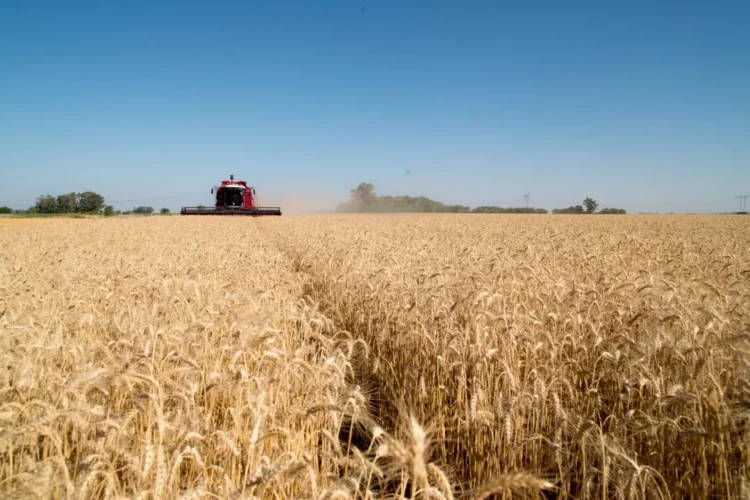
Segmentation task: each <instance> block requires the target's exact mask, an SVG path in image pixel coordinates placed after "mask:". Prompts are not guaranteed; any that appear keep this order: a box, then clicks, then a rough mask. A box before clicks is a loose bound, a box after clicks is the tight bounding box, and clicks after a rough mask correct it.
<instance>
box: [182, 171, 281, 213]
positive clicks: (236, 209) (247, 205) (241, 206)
mask: <svg viewBox="0 0 750 500" xmlns="http://www.w3.org/2000/svg"><path fill="white" fill-rule="evenodd" d="M214 192H215V193H216V205H215V206H214V207H182V210H180V213H181V214H182V215H251V216H259V215H281V208H280V207H260V206H258V204H257V203H258V200H257V199H256V197H255V188H254V187H252V186H249V187H248V185H247V182H245V181H235V180H234V175H230V176H229V180H228V181H221V186H219V187H217V188H213V189H211V194H214Z"/></svg>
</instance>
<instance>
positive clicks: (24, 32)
mask: <svg viewBox="0 0 750 500" xmlns="http://www.w3.org/2000/svg"><path fill="white" fill-rule="evenodd" d="M748 20H750V3H748V2H744V1H727V2H721V3H709V2H689V1H686V2H679V3H671V4H658V5H657V4H653V3H650V2H643V1H636V2H628V3H618V4H614V3H607V4H605V3H601V2H577V3H575V5H573V4H560V3H558V2H533V3H532V2H529V3H524V4H523V5H515V6H510V5H502V4H501V3H500V2H489V1H487V2H465V3H461V4H459V3H456V2H444V1H435V2H409V3H408V4H407V3H405V2H395V1H383V2H377V3H366V2H361V3H355V2H344V1H331V2H291V1H290V2H269V3H265V4H260V3H253V4H249V3H245V2H228V3H221V4H218V3H192V2H180V3H178V2H164V3H159V4H158V5H157V4H155V3H154V4H151V3H146V2H132V3H128V5H111V4H110V5H105V4H103V3H100V2H67V3H66V4H65V5H63V4H60V3H57V2H6V3H4V4H3V5H2V7H0V68H2V70H1V71H2V74H3V77H2V78H0V109H1V110H2V112H0V206H2V205H8V206H11V207H13V208H27V207H28V206H30V205H33V204H34V201H35V199H36V197H37V196H39V195H43V194H51V195H58V194H63V193H68V192H72V191H75V192H81V191H87V190H92V191H96V192H98V193H101V194H102V195H104V197H105V198H106V200H107V202H108V203H111V204H113V205H114V206H115V208H117V209H130V208H132V207H134V206H137V205H150V206H153V207H154V208H156V209H157V210H158V209H159V208H161V207H168V208H170V209H172V210H173V211H176V210H179V208H180V207H181V206H186V205H187V206H195V205H198V204H205V205H210V204H211V195H210V189H211V187H212V186H214V185H216V184H218V183H220V182H221V180H222V179H227V178H228V177H229V174H234V175H235V176H236V178H238V179H244V180H247V181H248V182H249V183H250V184H252V185H254V186H255V187H256V189H257V191H258V194H259V195H260V197H261V201H262V202H263V203H264V204H269V205H272V204H279V205H281V206H282V209H285V208H286V209H291V210H292V211H297V210H320V209H326V208H334V207H335V206H336V205H337V204H338V203H341V202H343V201H346V200H347V199H348V198H349V190H350V189H352V188H354V187H356V186H357V185H358V184H359V183H360V182H370V183H372V184H374V185H375V190H376V192H377V193H378V194H380V195H411V196H427V197H429V198H432V199H434V200H437V201H440V202H443V203H446V204H461V205H468V206H471V207H476V206H480V205H497V206H504V207H506V206H521V205H523V203H524V198H523V195H524V193H530V195H531V198H530V204H531V205H532V206H535V207H539V208H546V209H550V210H551V209H553V208H562V207H567V206H570V205H576V204H580V203H581V201H582V200H583V199H584V198H585V197H586V196H591V197H593V198H594V199H596V200H597V201H598V202H599V205H600V207H602V208H603V207H621V208H625V209H627V210H628V212H629V213H637V212H662V213H663V212H699V213H715V212H731V211H736V210H737V206H738V203H737V200H736V199H735V197H736V196H737V195H741V194H750V140H748V138H750V93H748V91H747V89H750V58H748V57H747V54H748V50H749V49H750V30H748V29H747V24H748ZM285 205H286V206H285ZM292 207H293V208H292Z"/></svg>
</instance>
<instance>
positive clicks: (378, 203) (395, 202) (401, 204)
mask: <svg viewBox="0 0 750 500" xmlns="http://www.w3.org/2000/svg"><path fill="white" fill-rule="evenodd" d="M336 212H339V213H498V214H499V213H508V214H546V213H547V211H546V210H545V209H543V208H532V207H518V208H502V207H489V206H483V207H477V208H475V209H473V210H472V209H471V208H470V207H467V206H464V205H446V204H444V203H441V202H439V201H435V200H431V199H429V198H426V197H424V196H418V197H412V196H378V195H377V194H375V186H373V185H372V184H370V183H366V182H363V183H361V184H360V185H359V186H357V187H356V188H354V189H352V190H351V200H349V201H347V202H345V203H342V204H340V205H339V206H338V207H336Z"/></svg>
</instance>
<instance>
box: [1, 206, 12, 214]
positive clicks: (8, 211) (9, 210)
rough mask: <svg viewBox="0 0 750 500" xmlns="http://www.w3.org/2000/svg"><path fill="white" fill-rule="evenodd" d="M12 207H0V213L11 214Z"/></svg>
mask: <svg viewBox="0 0 750 500" xmlns="http://www.w3.org/2000/svg"><path fill="white" fill-rule="evenodd" d="M12 213H13V209H12V208H10V207H0V214H12Z"/></svg>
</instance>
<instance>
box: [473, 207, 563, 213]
mask: <svg viewBox="0 0 750 500" xmlns="http://www.w3.org/2000/svg"><path fill="white" fill-rule="evenodd" d="M471 212H472V213H475V214H546V213H548V212H547V210H545V209H544V208H534V207H507V208H504V207H492V206H489V207H485V206H482V207H476V208H475V209H473V210H472V211H471Z"/></svg>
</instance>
